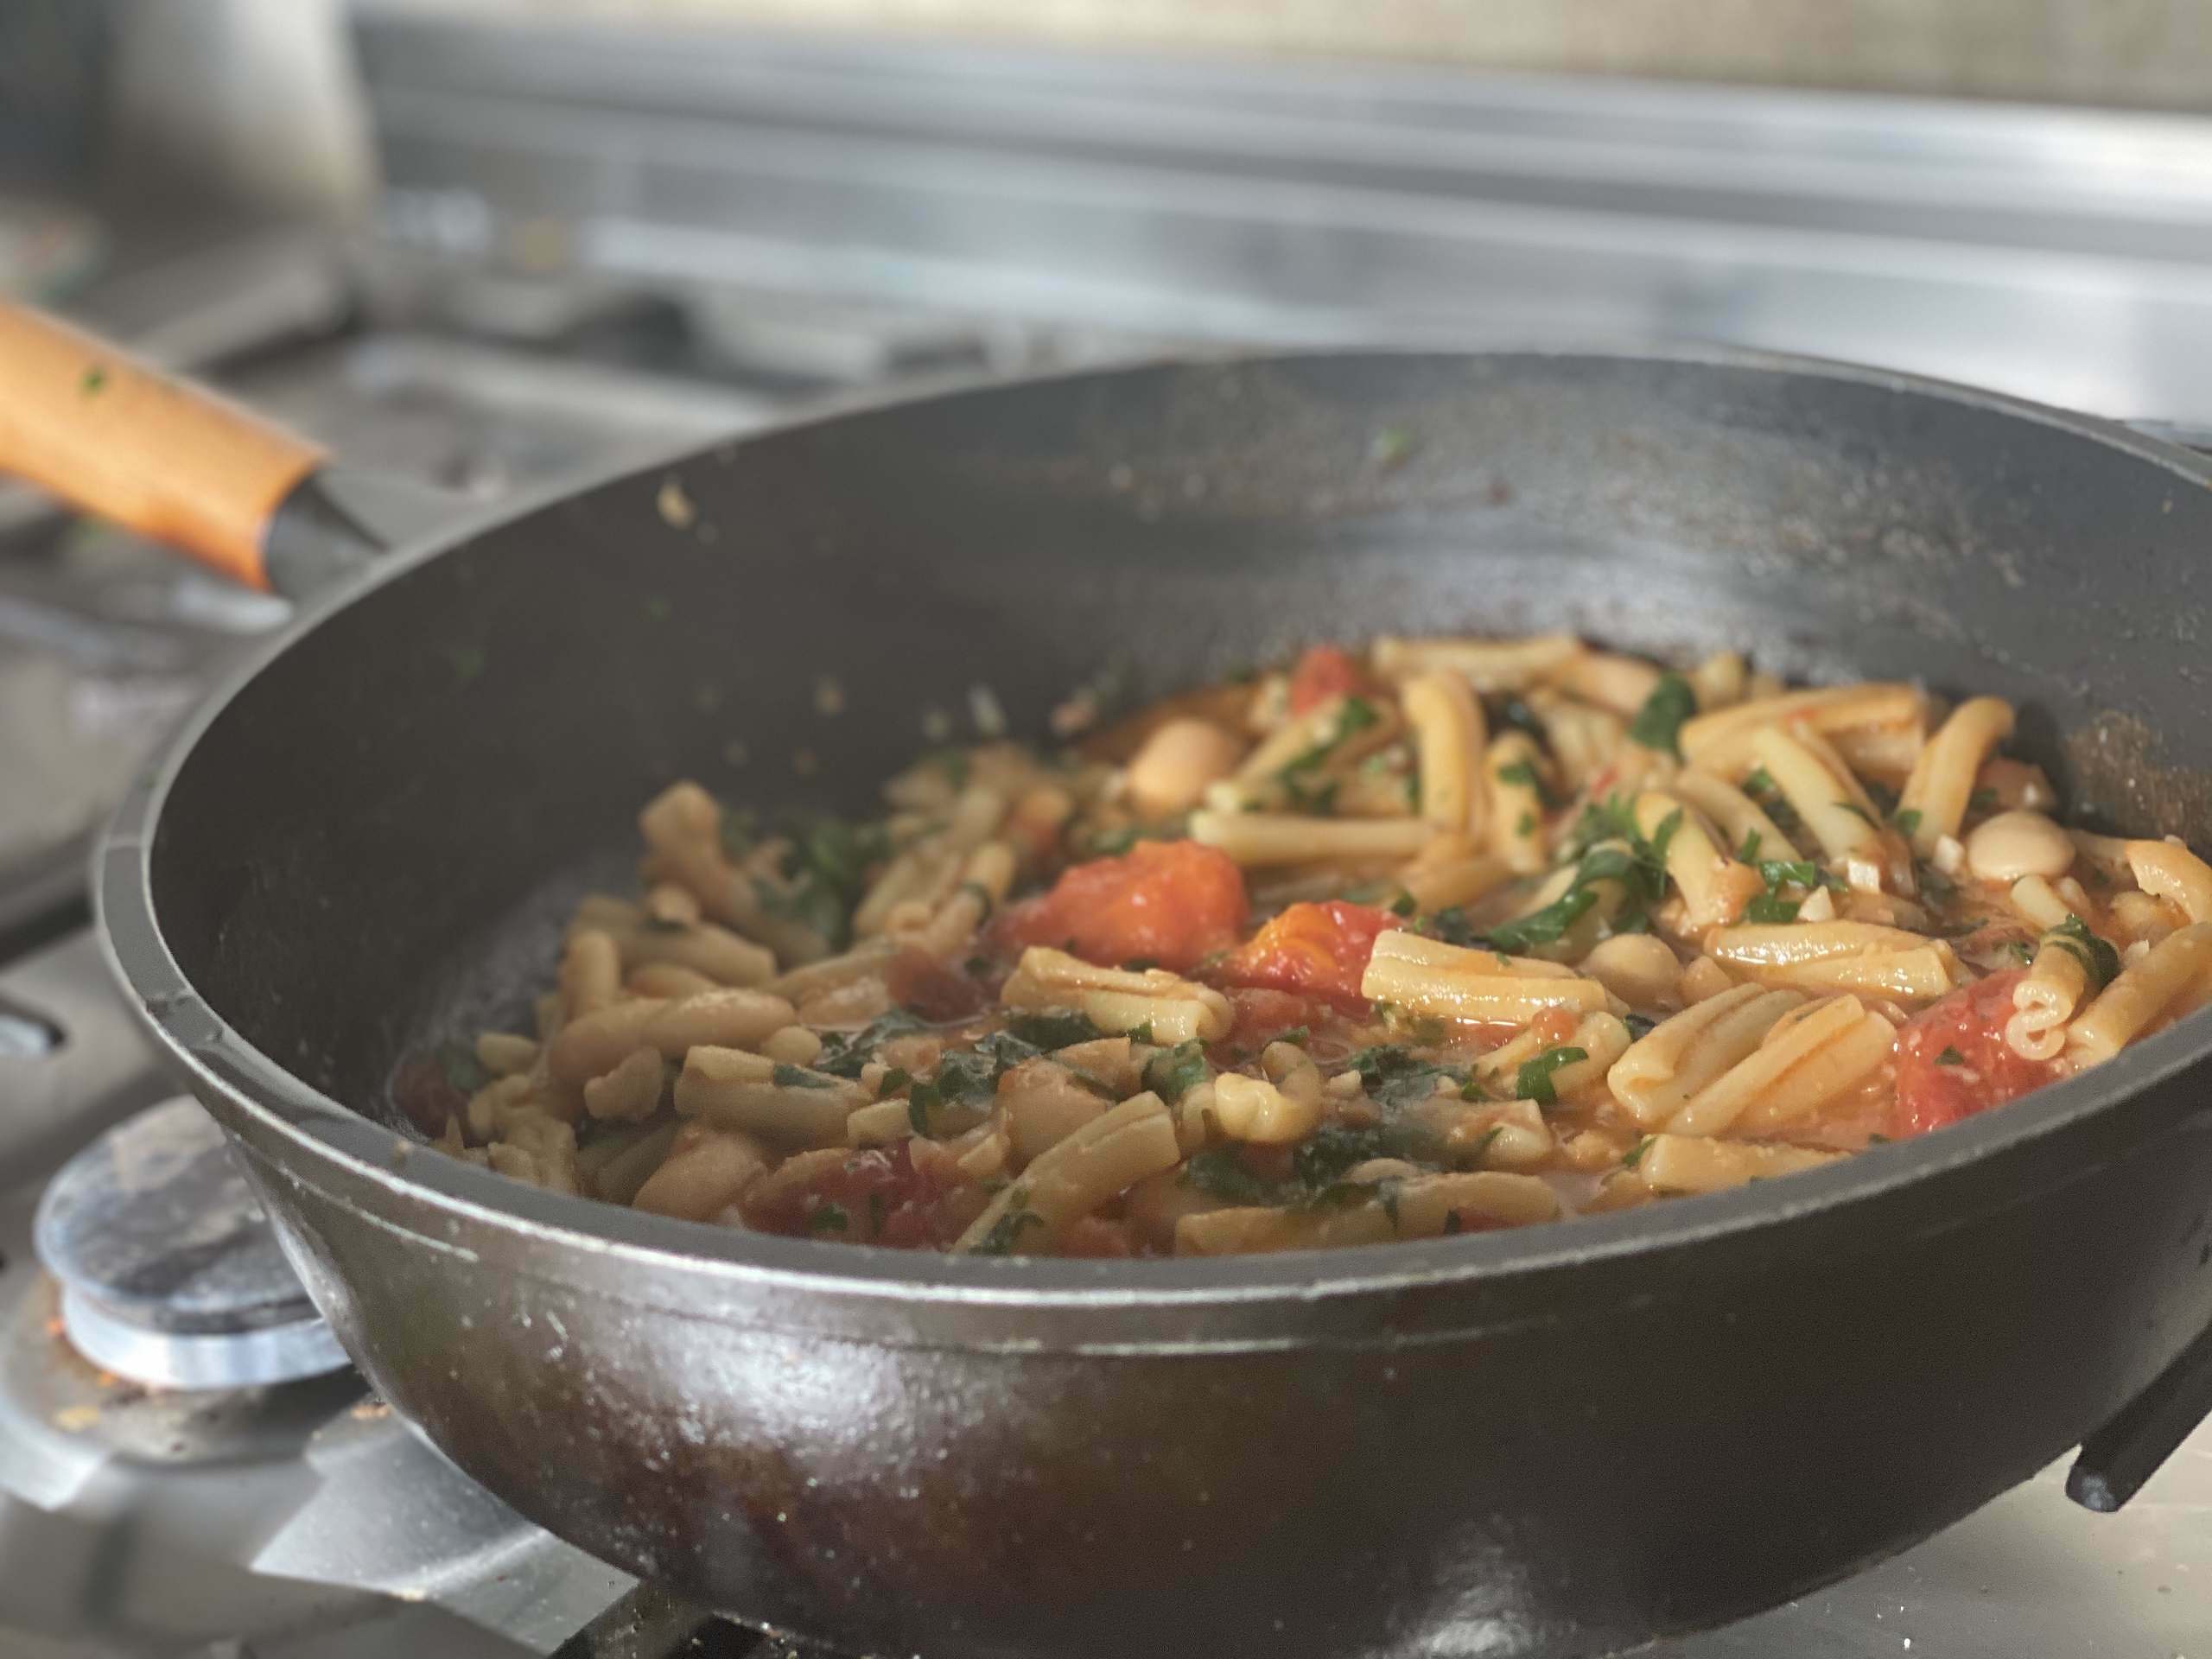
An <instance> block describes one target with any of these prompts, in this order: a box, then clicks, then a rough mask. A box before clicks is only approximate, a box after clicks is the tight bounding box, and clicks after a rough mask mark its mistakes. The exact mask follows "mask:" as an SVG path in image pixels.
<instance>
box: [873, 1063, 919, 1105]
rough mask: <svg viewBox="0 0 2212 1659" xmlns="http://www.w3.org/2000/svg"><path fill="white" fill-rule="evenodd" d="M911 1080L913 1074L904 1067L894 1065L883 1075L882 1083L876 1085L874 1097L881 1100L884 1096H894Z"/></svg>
mask: <svg viewBox="0 0 2212 1659" xmlns="http://www.w3.org/2000/svg"><path fill="white" fill-rule="evenodd" d="M913 1080H914V1077H913V1074H912V1072H910V1071H907V1070H906V1067H905V1066H903V1065H894V1066H893V1067H892V1068H891V1069H890V1070H889V1071H887V1072H885V1073H884V1074H883V1081H882V1082H880V1083H879V1084H876V1086H875V1097H876V1098H877V1099H878V1100H881V1099H882V1098H883V1097H884V1096H886V1095H895V1094H897V1093H898V1092H899V1090H901V1089H904V1088H905V1087H906V1085H907V1084H910V1083H912V1081H913Z"/></svg>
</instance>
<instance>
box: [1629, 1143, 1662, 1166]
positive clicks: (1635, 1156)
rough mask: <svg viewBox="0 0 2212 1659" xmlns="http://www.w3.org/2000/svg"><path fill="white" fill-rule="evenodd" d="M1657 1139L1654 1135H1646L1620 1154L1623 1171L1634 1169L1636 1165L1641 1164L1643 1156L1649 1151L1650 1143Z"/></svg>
mask: <svg viewBox="0 0 2212 1659" xmlns="http://www.w3.org/2000/svg"><path fill="white" fill-rule="evenodd" d="M1658 1138H1659V1137H1658V1136H1657V1135H1645V1136H1644V1137H1643V1139H1642V1140H1641V1141H1637V1143H1636V1144H1635V1145H1634V1146H1632V1147H1630V1148H1629V1149H1628V1150H1627V1151H1626V1152H1624V1153H1623V1154H1621V1167H1622V1168H1623V1169H1634V1168H1635V1167H1636V1166H1637V1165H1638V1164H1640V1163H1642V1162H1643V1154H1645V1153H1647V1152H1649V1151H1650V1150H1651V1146H1652V1143H1653V1142H1654V1141H1656V1140H1658Z"/></svg>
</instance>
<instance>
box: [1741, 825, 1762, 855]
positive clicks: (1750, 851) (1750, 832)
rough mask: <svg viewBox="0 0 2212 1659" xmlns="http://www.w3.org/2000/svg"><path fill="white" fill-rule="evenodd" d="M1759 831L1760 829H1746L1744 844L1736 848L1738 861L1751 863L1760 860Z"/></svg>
mask: <svg viewBox="0 0 2212 1659" xmlns="http://www.w3.org/2000/svg"><path fill="white" fill-rule="evenodd" d="M1759 839H1760V837H1759V832H1758V830H1756V829H1746V830H1745V831H1744V844H1743V845H1742V846H1740V847H1738V849H1736V861H1737V862H1738V863H1739V864H1750V863H1754V862H1756V861H1758V855H1759Z"/></svg>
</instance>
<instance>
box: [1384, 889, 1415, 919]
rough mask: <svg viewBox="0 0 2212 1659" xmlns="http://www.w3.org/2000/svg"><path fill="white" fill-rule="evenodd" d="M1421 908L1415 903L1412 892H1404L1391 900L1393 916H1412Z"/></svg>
mask: <svg viewBox="0 0 2212 1659" xmlns="http://www.w3.org/2000/svg"><path fill="white" fill-rule="evenodd" d="M1419 908H1420V906H1417V905H1415V904H1414V896H1413V894H1411V893H1400V894H1399V895H1398V896H1397V897H1396V898H1395V899H1392V900H1391V901H1390V913H1391V914H1392V915H1393V916H1410V915H1412V914H1413V913H1414V911H1415V910H1417V909H1419Z"/></svg>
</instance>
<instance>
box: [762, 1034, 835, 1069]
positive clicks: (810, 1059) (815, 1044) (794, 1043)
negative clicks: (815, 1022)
mask: <svg viewBox="0 0 2212 1659" xmlns="http://www.w3.org/2000/svg"><path fill="white" fill-rule="evenodd" d="M760 1052H762V1053H763V1054H766V1056H767V1057H768V1058H770V1059H772V1060H782V1061H784V1062H785V1063H786V1064H788V1065H813V1064H814V1062H815V1061H816V1060H817V1058H820V1056H821V1053H822V1039H821V1038H820V1037H818V1036H817V1035H816V1034H815V1033H813V1032H811V1031H809V1030H808V1029H807V1028H806V1027H804V1026H785V1027H784V1028H783V1029H782V1030H781V1031H772V1032H770V1033H768V1034H767V1035H766V1037H763V1038H762V1039H760Z"/></svg>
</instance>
